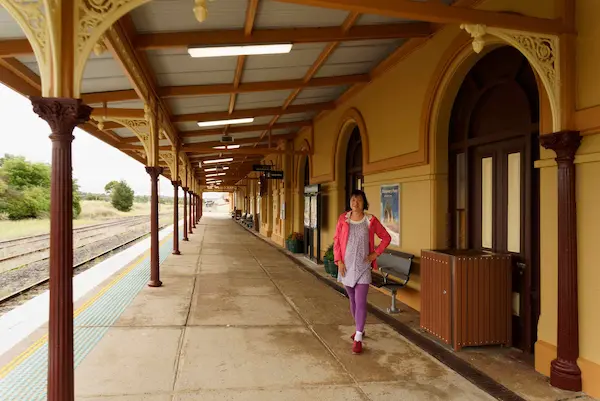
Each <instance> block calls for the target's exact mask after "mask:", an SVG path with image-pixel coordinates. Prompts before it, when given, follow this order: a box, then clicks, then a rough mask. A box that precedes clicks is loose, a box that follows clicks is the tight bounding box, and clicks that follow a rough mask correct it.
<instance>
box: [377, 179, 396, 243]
mask: <svg viewBox="0 0 600 401" xmlns="http://www.w3.org/2000/svg"><path fill="white" fill-rule="evenodd" d="M400 207H401V205H400V185H398V184H393V185H382V186H381V218H380V220H381V223H382V224H383V226H384V227H385V229H386V230H387V232H388V233H389V234H390V236H391V237H392V241H391V244H392V245H396V246H400Z"/></svg>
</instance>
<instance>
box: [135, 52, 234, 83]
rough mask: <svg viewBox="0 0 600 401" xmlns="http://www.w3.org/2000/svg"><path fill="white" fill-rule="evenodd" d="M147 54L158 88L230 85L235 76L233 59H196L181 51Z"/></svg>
mask: <svg viewBox="0 0 600 401" xmlns="http://www.w3.org/2000/svg"><path fill="white" fill-rule="evenodd" d="M147 54H148V60H149V62H150V65H151V66H152V69H153V71H154V72H155V74H156V76H157V80H158V84H159V85H160V86H181V85H210V84H223V83H231V82H233V78H234V75H235V68H236V63H237V60H236V58H235V57H224V58H220V57H217V58H206V59H198V58H193V57H190V55H189V54H188V53H187V52H186V51H185V50H183V49H179V50H178V51H173V50H171V51H165V50H160V51H149V52H148V53H147Z"/></svg>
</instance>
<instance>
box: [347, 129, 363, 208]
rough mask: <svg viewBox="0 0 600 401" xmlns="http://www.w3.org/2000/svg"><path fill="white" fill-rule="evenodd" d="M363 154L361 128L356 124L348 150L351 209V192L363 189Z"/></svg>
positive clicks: (348, 197) (348, 204)
mask: <svg viewBox="0 0 600 401" xmlns="http://www.w3.org/2000/svg"><path fill="white" fill-rule="evenodd" d="M363 181H364V177H363V154H362V139H361V136H360V129H359V128H358V126H355V127H354V129H353V130H352V134H351V135H350V139H348V148H347V150H346V200H345V205H346V210H350V194H351V193H352V191H355V190H357V189H360V190H362V189H363Z"/></svg>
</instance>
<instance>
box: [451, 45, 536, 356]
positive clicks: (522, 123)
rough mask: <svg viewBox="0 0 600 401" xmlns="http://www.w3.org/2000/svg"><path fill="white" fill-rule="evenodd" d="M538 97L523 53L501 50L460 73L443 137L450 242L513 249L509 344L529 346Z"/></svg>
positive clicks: (533, 288)
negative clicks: (446, 151) (446, 157)
mask: <svg viewBox="0 0 600 401" xmlns="http://www.w3.org/2000/svg"><path fill="white" fill-rule="evenodd" d="M539 103H540V102H539V93H538V88H537V81H536V77H535V74H534V72H533V70H532V69H531V66H530V65H529V63H528V61H527V59H526V58H525V57H524V56H523V55H522V54H521V53H520V52H519V51H518V50H516V49H514V48H512V47H501V48H498V49H496V50H493V51H492V52H490V53H489V54H487V55H486V56H484V57H483V58H482V59H481V60H479V61H478V62H477V64H476V65H475V66H474V67H473V68H472V69H471V70H470V72H469V73H468V74H467V76H466V77H465V79H464V81H463V83H462V86H461V87H460V90H459V91H458V94H457V96H456V99H455V102H454V106H453V109H452V114H451V119H450V127H449V138H448V139H449V140H448V149H449V169H450V170H449V172H450V174H449V180H450V182H449V184H450V198H449V208H450V210H449V212H450V216H451V229H452V232H451V244H452V247H455V248H459V249H477V250H489V251H494V252H502V253H506V252H508V253H510V254H511V255H513V260H514V266H513V283H512V287H513V344H514V345H515V346H516V347H519V348H521V349H522V350H524V351H526V352H532V350H533V344H534V342H535V340H536V334H537V322H538V318H539V260H538V258H539V256H538V255H539V234H538V232H537V227H539V223H538V216H539V201H538V193H539V184H538V176H537V171H536V170H535V169H534V167H533V162H534V161H535V160H536V159H537V158H538V156H539V155H538V153H539V145H538V135H539V120H540V118H539V116H540V112H539Z"/></svg>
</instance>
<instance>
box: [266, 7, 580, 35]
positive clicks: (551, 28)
mask: <svg viewBox="0 0 600 401" xmlns="http://www.w3.org/2000/svg"><path fill="white" fill-rule="evenodd" d="M277 1H279V2H283V3H294V4H300V5H303V6H314V7H322V8H331V9H337V10H345V11H351V12H357V13H362V14H376V15H384V16H388V17H395V18H404V19H410V20H415V21H427V22H432V23H440V24H482V25H487V26H491V27H496V28H505V29H515V30H519V31H527V32H538V33H550V34H561V33H570V32H569V29H568V28H567V26H566V25H565V24H564V23H563V21H561V20H560V19H545V18H536V17H528V16H523V15H517V14H515V13H506V12H499V11H487V10H477V9H472V8H461V7H452V6H449V5H446V4H444V3H441V2H438V1H426V2H420V1H412V0H277Z"/></svg>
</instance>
